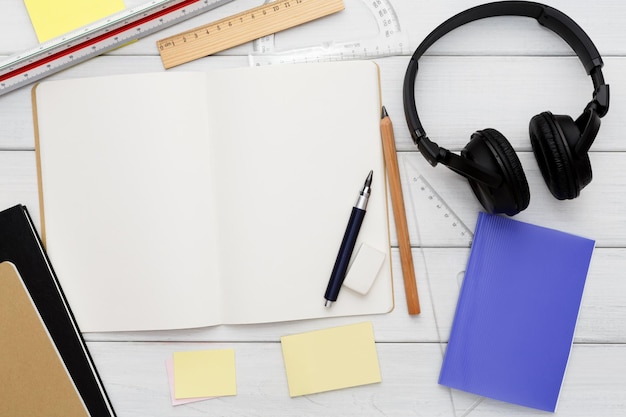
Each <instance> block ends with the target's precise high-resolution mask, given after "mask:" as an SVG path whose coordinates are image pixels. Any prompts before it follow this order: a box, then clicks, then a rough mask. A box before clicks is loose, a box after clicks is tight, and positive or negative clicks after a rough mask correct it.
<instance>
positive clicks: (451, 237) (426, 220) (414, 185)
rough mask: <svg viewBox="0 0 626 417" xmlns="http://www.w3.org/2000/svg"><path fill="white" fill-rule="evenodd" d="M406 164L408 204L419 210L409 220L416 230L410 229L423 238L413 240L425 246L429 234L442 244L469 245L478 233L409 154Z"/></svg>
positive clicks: (412, 210) (404, 177)
mask: <svg viewBox="0 0 626 417" xmlns="http://www.w3.org/2000/svg"><path fill="white" fill-rule="evenodd" d="M414 157H415V158H421V156H419V155H415V156H414ZM402 165H403V168H404V169H403V175H402V180H403V182H404V183H405V184H406V187H407V188H406V191H405V193H406V198H405V204H407V205H410V212H413V213H415V217H414V218H413V219H409V228H410V229H413V230H409V231H410V232H412V233H411V235H413V236H417V237H418V239H419V240H418V241H414V240H412V241H411V243H412V245H414V246H423V244H424V242H422V236H425V235H428V236H437V241H438V242H439V243H438V245H441V246H456V247H469V246H470V245H471V243H472V239H473V237H474V234H473V233H472V231H471V230H470V229H469V228H468V227H467V226H466V225H465V223H463V221H462V220H461V218H460V217H459V216H458V215H457V214H456V213H455V212H454V210H452V208H451V207H450V206H449V205H448V203H446V201H445V200H444V199H443V198H442V197H441V195H440V194H439V193H437V191H436V190H435V188H434V187H433V186H432V185H431V184H430V183H429V182H428V180H427V179H426V178H425V177H424V176H423V175H422V173H421V172H420V170H419V168H418V166H417V163H416V162H415V161H412V158H406V157H405V158H402ZM411 225H412V227H411ZM415 229H417V230H415Z"/></svg>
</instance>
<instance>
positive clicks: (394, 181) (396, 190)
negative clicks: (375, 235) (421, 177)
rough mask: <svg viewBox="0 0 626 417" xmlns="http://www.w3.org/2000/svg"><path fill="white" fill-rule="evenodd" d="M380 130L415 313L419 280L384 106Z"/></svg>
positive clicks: (408, 296)
mask: <svg viewBox="0 0 626 417" xmlns="http://www.w3.org/2000/svg"><path fill="white" fill-rule="evenodd" d="M380 131H381V136H382V141H383V153H384V156H385V165H386V166H387V176H388V179H389V189H390V192H391V204H392V207H393V214H394V220H395V223H396V234H397V235H398V246H399V248H400V261H401V263H402V276H403V279H404V292H405V294H406V303H407V307H408V310H409V314H411V315H414V314H419V313H420V302H419V297H418V295H417V282H416V280H415V269H414V266H413V255H412V254H411V242H410V240H409V228H408V225H407V221H406V212H405V209H404V198H403V196H402V185H401V183H400V170H399V169H398V159H397V155H396V144H395V138H394V134H393V125H392V124H391V119H390V118H389V115H388V114H387V110H386V109H385V107H384V106H383V109H382V115H381V120H380Z"/></svg>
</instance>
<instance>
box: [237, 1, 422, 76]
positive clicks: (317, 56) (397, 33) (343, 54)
mask: <svg viewBox="0 0 626 417" xmlns="http://www.w3.org/2000/svg"><path fill="white" fill-rule="evenodd" d="M361 1H362V2H363V3H364V4H365V5H366V6H367V8H368V10H369V11H370V12H371V13H372V15H373V17H374V19H375V21H376V24H377V26H378V34H377V36H375V37H372V38H370V39H363V40H359V41H353V42H332V41H331V42H326V43H324V44H323V45H320V46H314V47H309V48H299V49H291V50H285V51H280V50H277V49H276V47H275V42H274V35H269V36H265V37H262V38H259V39H257V40H255V41H254V43H253V52H252V53H251V54H250V55H249V57H248V58H249V62H250V65H251V66H261V65H274V64H296V63H307V62H326V61H343V60H351V59H366V58H377V57H383V56H392V55H408V54H410V53H412V52H413V51H412V50H410V48H409V42H408V35H407V34H405V33H403V32H402V31H401V29H400V21H399V20H398V16H397V14H396V12H395V11H394V10H393V7H392V6H391V3H390V1H389V0H361ZM270 3H271V2H270ZM346 7H349V4H348V5H346Z"/></svg>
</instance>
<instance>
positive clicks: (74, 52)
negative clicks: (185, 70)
mask: <svg viewBox="0 0 626 417" xmlns="http://www.w3.org/2000/svg"><path fill="white" fill-rule="evenodd" d="M230 1H232V0H153V1H151V2H149V3H146V4H144V5H141V6H137V7H133V8H129V9H126V10H123V11H121V12H119V13H116V14H113V15H111V16H109V17H107V18H105V19H102V20H99V21H97V22H94V23H93V24H90V25H88V26H85V27H83V28H80V29H78V30H76V31H73V32H70V33H67V34H65V35H63V36H60V37H58V38H55V39H52V40H50V41H47V42H44V43H42V44H40V45H38V46H37V47H35V48H33V49H30V50H27V51H24V52H21V53H19V54H16V55H12V56H10V57H8V58H7V59H5V60H3V61H0V95H2V94H6V93H8V92H10V91H13V90H15V89H17V88H20V87H22V86H24V85H28V84H30V83H32V82H35V81H37V80H40V79H42V78H44V77H47V76H49V75H52V74H54V73H57V72H59V71H61V70H64V69H66V68H69V67H71V66H73V65H76V64H78V63H80V62H83V61H85V60H87V59H89V58H93V57H95V56H97V55H101V54H103V53H105V52H107V51H110V50H112V49H115V48H117V47H119V46H122V45H124V44H126V43H128V42H130V41H133V40H135V39H139V38H142V37H144V36H147V35H149V34H151V33H154V32H156V31H159V30H162V29H165V28H166V27H169V26H171V25H173V24H175V23H179V22H182V21H184V20H186V19H189V18H191V17H193V16H196V15H198V14H200V13H203V12H206V11H208V10H211V9H214V8H215V7H217V6H220V5H222V4H225V3H228V2H230Z"/></svg>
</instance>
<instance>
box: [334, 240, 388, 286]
mask: <svg viewBox="0 0 626 417" xmlns="http://www.w3.org/2000/svg"><path fill="white" fill-rule="evenodd" d="M384 261H385V252H381V251H379V250H378V249H376V248H373V247H371V246H370V245H368V244H367V243H362V244H361V247H360V248H359V251H358V252H357V254H356V256H355V257H354V260H353V261H352V265H351V266H350V269H349V270H348V273H347V274H346V279H345V280H344V281H343V285H344V286H345V287H347V288H350V289H351V290H353V291H356V292H358V293H359V294H363V295H365V294H367V293H368V292H369V290H370V288H372V284H373V283H374V280H375V279H376V277H377V276H378V271H380V267H381V266H382V264H383V262H384Z"/></svg>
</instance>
